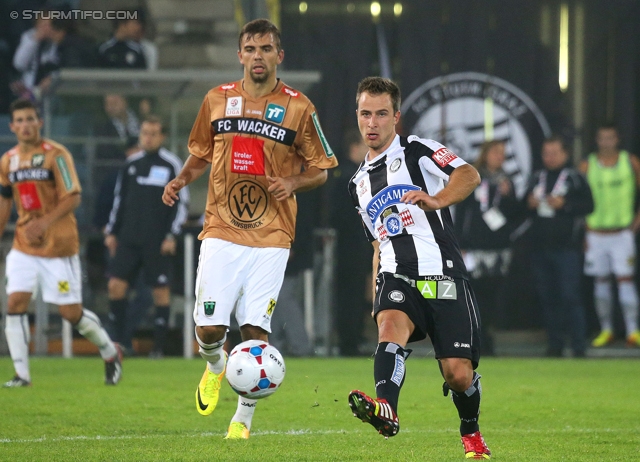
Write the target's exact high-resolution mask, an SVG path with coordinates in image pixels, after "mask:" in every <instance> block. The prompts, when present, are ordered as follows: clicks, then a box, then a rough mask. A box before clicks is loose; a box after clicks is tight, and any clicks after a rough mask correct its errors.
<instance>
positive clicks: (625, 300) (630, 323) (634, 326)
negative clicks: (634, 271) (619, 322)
mask: <svg viewBox="0 0 640 462" xmlns="http://www.w3.org/2000/svg"><path fill="white" fill-rule="evenodd" d="M618 298H619V299H620V307H621V308H622V316H623V317H624V324H625V326H626V328H627V336H629V335H631V334H632V333H633V332H635V331H636V330H638V293H637V291H636V286H635V284H634V283H633V282H632V281H622V282H618Z"/></svg>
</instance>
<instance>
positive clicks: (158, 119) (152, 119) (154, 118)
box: [140, 114, 167, 135]
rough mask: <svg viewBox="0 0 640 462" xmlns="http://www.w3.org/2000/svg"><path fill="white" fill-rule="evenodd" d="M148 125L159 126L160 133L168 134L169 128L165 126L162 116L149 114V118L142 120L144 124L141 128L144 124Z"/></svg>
mask: <svg viewBox="0 0 640 462" xmlns="http://www.w3.org/2000/svg"><path fill="white" fill-rule="evenodd" d="M145 122H146V123H148V124H158V125H160V132H161V133H162V134H163V135H166V134H167V128H166V127H165V126H164V122H162V118H161V117H160V116H157V115H154V114H149V115H148V116H146V117H145V118H144V119H142V123H141V124H140V126H142V124H143V123H145Z"/></svg>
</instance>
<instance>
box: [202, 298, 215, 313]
mask: <svg viewBox="0 0 640 462" xmlns="http://www.w3.org/2000/svg"><path fill="white" fill-rule="evenodd" d="M203 305H204V315H205V316H213V312H214V311H215V310H216V302H212V301H208V302H204V303H203Z"/></svg>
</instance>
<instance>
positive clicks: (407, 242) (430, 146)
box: [349, 135, 467, 279]
mask: <svg viewBox="0 0 640 462" xmlns="http://www.w3.org/2000/svg"><path fill="white" fill-rule="evenodd" d="M465 164H466V162H465V161H464V160H462V159H461V158H459V157H458V156H456V155H455V154H454V153H453V152H451V151H449V150H448V149H447V148H446V147H445V146H443V145H442V144H440V143H438V142H437V141H433V140H429V139H422V138H419V137H417V136H413V135H412V136H409V137H404V136H399V135H396V137H395V139H394V140H393V142H392V143H391V146H389V148H388V149H387V150H386V151H385V152H383V153H382V154H380V155H379V156H377V157H376V158H375V159H373V160H371V161H367V160H366V159H365V161H364V162H363V163H362V164H361V165H360V168H359V169H358V171H357V172H356V173H355V175H354V176H353V177H352V178H351V181H349V194H350V195H351V198H352V200H353V203H354V205H355V207H356V209H357V210H358V213H360V216H361V218H362V221H363V223H364V228H365V232H366V234H367V237H368V238H369V240H370V241H373V240H374V239H377V240H378V241H379V242H380V268H379V271H386V272H390V273H396V274H402V275H405V276H409V277H417V276H440V275H445V276H451V277H462V278H465V279H466V278H467V270H466V268H465V266H464V263H463V261H462V255H461V253H460V248H459V246H458V242H457V240H456V238H455V235H454V231H453V221H452V219H451V212H450V211H449V209H448V208H444V209H441V210H436V211H433V212H425V211H424V210H422V209H421V208H419V207H418V206H416V205H409V204H404V203H402V202H400V198H401V197H402V196H403V195H404V194H405V193H406V192H407V191H410V190H416V189H422V190H423V191H425V192H426V193H427V194H429V195H435V194H436V193H438V192H439V191H440V190H442V189H443V188H444V186H445V182H446V181H448V180H449V175H450V174H451V172H453V170H454V169H455V168H457V167H460V166H461V165H465Z"/></svg>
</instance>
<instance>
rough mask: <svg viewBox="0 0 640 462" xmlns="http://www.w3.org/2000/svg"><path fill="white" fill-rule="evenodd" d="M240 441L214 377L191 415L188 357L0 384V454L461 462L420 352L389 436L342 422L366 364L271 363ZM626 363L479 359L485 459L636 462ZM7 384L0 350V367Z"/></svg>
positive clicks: (633, 370) (46, 361)
mask: <svg viewBox="0 0 640 462" xmlns="http://www.w3.org/2000/svg"><path fill="white" fill-rule="evenodd" d="M285 361H286V365H287V376H286V378H285V381H284V384H283V386H282V388H281V390H279V391H278V392H277V393H276V394H274V395H273V396H271V397H270V398H268V399H265V400H261V401H260V402H259V403H258V408H257V410H256V415H255V417H254V420H253V428H252V436H251V438H250V439H249V440H248V441H224V440H223V439H222V437H223V435H224V433H225V431H226V428H227V426H228V424H229V420H230V418H231V416H232V415H233V413H234V411H235V407H236V401H237V398H236V395H235V393H233V391H232V390H231V389H230V388H229V387H228V386H227V385H226V384H225V385H224V386H223V389H222V392H221V393H222V394H221V399H220V403H219V404H218V408H217V409H216V411H215V412H214V414H213V415H211V416H209V417H202V416H200V415H199V414H198V413H197V412H196V410H195V409H194V407H195V406H194V399H195V398H194V393H195V387H196V385H197V383H198V381H199V378H200V376H201V374H202V370H203V368H204V362H203V361H202V360H199V359H194V360H192V361H187V360H182V359H165V360H161V361H149V360H146V359H130V360H126V361H125V364H124V368H125V370H124V377H123V381H122V382H121V383H120V384H119V385H118V386H116V387H107V386H105V385H103V383H102V382H103V364H102V362H101V361H100V359H99V358H98V357H92V358H75V359H73V360H65V359H61V358H33V359H32V362H31V364H32V378H33V387H31V388H25V389H0V460H63V459H64V460H83V461H85V460H87V461H93V460H204V459H211V460H234V461H243V460H247V461H248V460H265V461H269V460H274V461H278V460H289V461H294V460H295V461H298V460H301V461H302V460H309V461H312V460H327V461H337V460H353V461H358V460H372V461H376V460H406V461H411V460H433V461H450V460H463V452H462V446H461V444H460V441H459V435H458V431H457V428H458V419H457V414H456V411H455V408H454V406H453V404H452V403H451V401H450V400H449V399H448V398H444V397H443V396H442V393H441V385H442V379H441V377H440V375H439V372H438V368H437V364H436V362H435V360H433V359H432V358H411V359H410V360H409V361H407V380H406V382H405V386H404V388H403V391H402V394H401V396H400V409H399V415H400V424H401V431H400V434H399V435H398V436H396V437H394V438H390V439H389V440H384V439H383V438H382V437H381V436H380V435H378V434H376V433H375V431H374V430H373V428H371V427H370V426H369V425H366V424H362V423H360V422H359V421H358V420H357V419H355V418H354V417H353V416H352V415H351V413H350V410H349V407H348V404H347V400H346V398H347V394H348V392H349V391H350V390H351V389H353V388H360V389H362V390H364V391H366V392H369V393H373V375H372V371H373V361H372V360H371V359H369V358H355V359H337V358H335V359H334V358H332V359H322V358H314V359H293V358H285ZM639 366H640V365H639V364H638V361H637V360H611V359H606V360H595V359H594V360H591V359H589V360H566V359H565V360H554V359H544V360H543V359H511V358H510V359H502V358H500V359H494V358H488V359H483V360H482V362H481V364H480V368H479V372H480V373H481V374H482V375H483V378H482V385H483V403H482V417H481V419H480V423H481V428H482V431H483V434H484V436H485V439H486V440H487V443H488V445H489V447H490V448H491V449H492V451H493V453H494V458H493V460H505V461H511V460H513V461H528V460H532V461H533V460H536V461H539V460H545V461H555V460H563V461H572V460H580V461H583V460H594V461H595V460H598V461H609V460H611V461H615V460H625V461H627V460H634V459H635V460H638V459H639V458H640V456H639V455H638V448H640V436H639V435H640V423H639V420H638V416H639V415H640V398H639V397H638V396H637V394H636V393H635V392H634V391H633V390H634V388H635V386H634V385H633V384H634V383H638V379H639V378H640V373H639V372H638V370H639ZM2 370H4V371H6V372H5V375H6V377H7V378H9V377H10V376H11V375H12V367H11V362H10V360H9V358H7V357H3V358H0V371H2Z"/></svg>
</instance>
